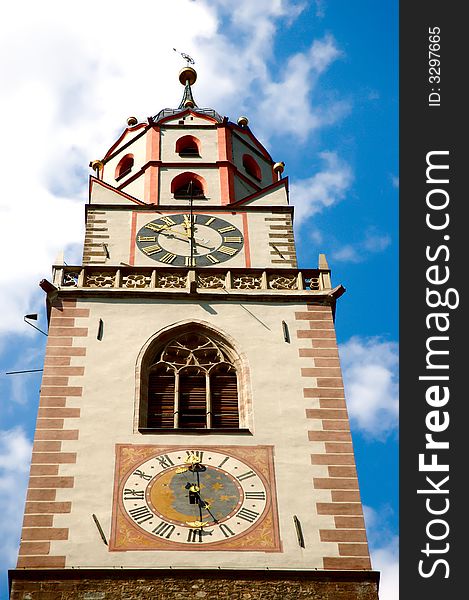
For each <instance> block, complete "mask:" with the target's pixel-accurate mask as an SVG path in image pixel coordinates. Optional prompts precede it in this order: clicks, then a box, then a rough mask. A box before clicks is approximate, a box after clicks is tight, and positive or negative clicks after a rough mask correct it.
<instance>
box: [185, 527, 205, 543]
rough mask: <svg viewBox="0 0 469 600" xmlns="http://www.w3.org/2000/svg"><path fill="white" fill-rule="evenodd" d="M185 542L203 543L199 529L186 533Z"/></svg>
mask: <svg viewBox="0 0 469 600" xmlns="http://www.w3.org/2000/svg"><path fill="white" fill-rule="evenodd" d="M187 541H188V542H203V541H204V538H203V536H202V530H201V529H189V531H188V532H187Z"/></svg>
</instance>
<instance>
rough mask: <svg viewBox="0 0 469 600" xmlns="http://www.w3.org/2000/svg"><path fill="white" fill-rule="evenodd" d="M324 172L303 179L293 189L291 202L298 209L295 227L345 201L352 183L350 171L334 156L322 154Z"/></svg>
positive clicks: (291, 187) (345, 164) (331, 153)
mask: <svg viewBox="0 0 469 600" xmlns="http://www.w3.org/2000/svg"><path fill="white" fill-rule="evenodd" d="M319 157H320V158H321V159H322V161H323V163H324V164H323V168H322V169H321V170H320V171H318V172H317V173H316V174H315V175H313V176H312V177H309V178H308V179H300V180H297V181H296V182H294V183H292V184H291V186H290V190H291V191H290V199H291V203H292V204H293V205H294V207H295V227H299V226H300V225H301V224H302V223H304V221H305V220H306V219H308V218H309V217H311V216H313V215H314V214H316V213H318V212H321V211H322V210H323V209H324V208H326V207H330V206H332V205H333V204H336V203H337V202H339V201H340V200H342V199H343V198H344V197H345V193H346V191H347V190H348V188H349V187H350V185H351V183H352V181H353V173H352V169H351V167H350V166H349V165H348V164H347V163H345V162H344V161H343V160H341V159H340V158H339V157H338V156H337V154H336V153H335V152H321V153H320V154H319Z"/></svg>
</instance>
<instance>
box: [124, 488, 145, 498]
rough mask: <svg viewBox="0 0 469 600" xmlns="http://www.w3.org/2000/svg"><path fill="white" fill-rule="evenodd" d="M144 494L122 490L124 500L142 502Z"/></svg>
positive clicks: (137, 491) (141, 491)
mask: <svg viewBox="0 0 469 600" xmlns="http://www.w3.org/2000/svg"><path fill="white" fill-rule="evenodd" d="M144 499H145V492H144V491H143V490H129V489H127V488H126V489H125V490H124V500H144Z"/></svg>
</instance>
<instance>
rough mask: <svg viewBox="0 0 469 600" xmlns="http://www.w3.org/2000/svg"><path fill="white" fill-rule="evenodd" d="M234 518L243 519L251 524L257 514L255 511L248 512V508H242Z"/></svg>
mask: <svg viewBox="0 0 469 600" xmlns="http://www.w3.org/2000/svg"><path fill="white" fill-rule="evenodd" d="M236 516H237V517H239V518H240V519H244V520H245V521H249V523H252V522H253V521H255V520H256V517H258V516H259V513H258V512H256V511H255V510H249V508H242V509H241V510H240V511H239V512H237V513H236Z"/></svg>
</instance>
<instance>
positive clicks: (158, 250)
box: [136, 213, 244, 267]
mask: <svg viewBox="0 0 469 600" xmlns="http://www.w3.org/2000/svg"><path fill="white" fill-rule="evenodd" d="M192 219H193V232H192V233H191V222H190V215H189V214H182V213H180V214H174V215H168V216H163V217H159V218H158V219H154V220H153V221H150V222H149V223H147V224H146V225H144V226H143V227H142V228H141V229H140V230H139V231H138V233H137V236H136V243H137V247H138V248H139V250H140V251H141V252H143V254H145V256H149V257H150V258H152V259H153V260H157V261H159V262H162V263H166V264H170V265H173V266H176V267H183V266H184V267H190V266H194V267H207V266H213V265H216V264H218V263H221V262H223V261H225V260H229V259H230V258H232V257H233V256H235V255H236V254H238V252H239V251H240V250H241V248H242V247H243V244H244V240H243V234H242V233H241V231H240V230H239V229H238V228H237V227H235V226H234V225H233V224H232V223H229V222H228V221H225V220H224V219H220V218H219V217H214V216H211V215H203V214H194V215H192ZM191 249H192V265H191Z"/></svg>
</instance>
